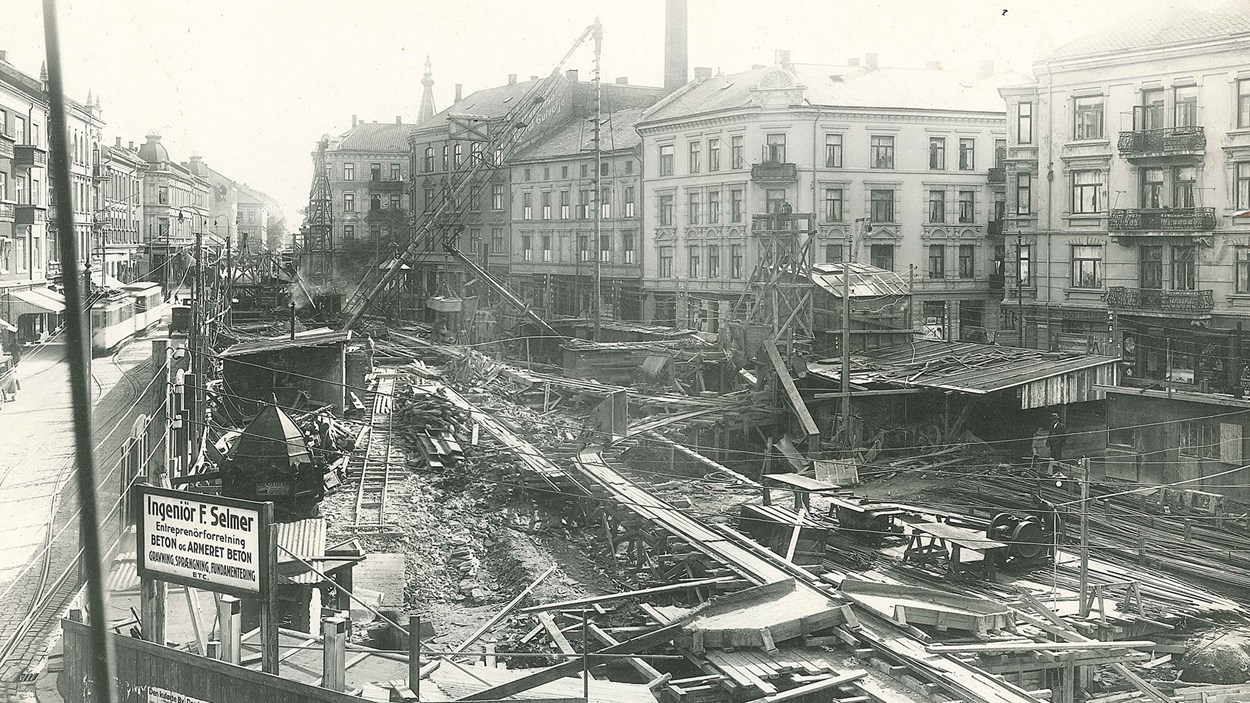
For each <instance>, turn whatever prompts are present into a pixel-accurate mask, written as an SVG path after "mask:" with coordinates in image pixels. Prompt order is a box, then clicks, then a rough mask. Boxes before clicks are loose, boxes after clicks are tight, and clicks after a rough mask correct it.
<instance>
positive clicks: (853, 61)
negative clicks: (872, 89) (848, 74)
mask: <svg viewBox="0 0 1250 703" xmlns="http://www.w3.org/2000/svg"><path fill="white" fill-rule="evenodd" d="M846 65H847V66H858V65H859V59H858V58H850V59H847V60H846Z"/></svg>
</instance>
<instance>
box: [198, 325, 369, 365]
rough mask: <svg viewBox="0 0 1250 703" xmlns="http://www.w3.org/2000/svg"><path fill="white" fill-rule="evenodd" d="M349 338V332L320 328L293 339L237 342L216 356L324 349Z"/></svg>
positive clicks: (225, 356) (298, 333)
mask: <svg viewBox="0 0 1250 703" xmlns="http://www.w3.org/2000/svg"><path fill="white" fill-rule="evenodd" d="M351 338H352V332H351V330H332V329H330V328H328V327H321V328H318V329H315V330H308V331H306V332H297V333H296V334H295V338H294V339H292V338H291V336H290V335H285V336H282V337H266V338H265V339H255V340H252V341H249V342H239V343H238V344H235V345H232V346H230V347H227V348H226V349H223V350H221V351H220V352H217V356H218V357H220V358H222V359H229V358H231V357H236V356H248V355H250V354H264V353H266V352H272V351H278V350H281V349H292V348H295V347H324V346H328V345H331V344H341V343H343V342H347V341H350V340H351Z"/></svg>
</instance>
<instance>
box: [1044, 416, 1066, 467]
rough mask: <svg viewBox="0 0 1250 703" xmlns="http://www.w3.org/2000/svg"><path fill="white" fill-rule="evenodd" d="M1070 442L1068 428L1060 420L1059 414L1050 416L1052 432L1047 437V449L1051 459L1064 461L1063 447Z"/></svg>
mask: <svg viewBox="0 0 1250 703" xmlns="http://www.w3.org/2000/svg"><path fill="white" fill-rule="evenodd" d="M1067 441H1068V426H1067V425H1065V424H1063V420H1060V419H1059V413H1051V414H1050V432H1049V433H1048V434H1047V436H1046V448H1047V449H1049V450H1050V458H1051V459H1054V460H1055V461H1063V445H1064V444H1066V443H1067Z"/></svg>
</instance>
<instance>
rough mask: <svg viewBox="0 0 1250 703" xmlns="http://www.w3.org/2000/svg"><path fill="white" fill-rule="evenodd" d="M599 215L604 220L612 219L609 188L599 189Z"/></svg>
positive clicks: (610, 191) (610, 190)
mask: <svg viewBox="0 0 1250 703" xmlns="http://www.w3.org/2000/svg"><path fill="white" fill-rule="evenodd" d="M599 217H600V218H601V219H604V220H610V219H612V189H611V188H603V189H601V190H600V191H599Z"/></svg>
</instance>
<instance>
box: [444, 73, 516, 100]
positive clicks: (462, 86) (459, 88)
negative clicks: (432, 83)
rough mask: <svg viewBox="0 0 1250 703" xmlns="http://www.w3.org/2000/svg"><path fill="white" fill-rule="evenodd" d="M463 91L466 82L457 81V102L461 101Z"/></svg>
mask: <svg viewBox="0 0 1250 703" xmlns="http://www.w3.org/2000/svg"><path fill="white" fill-rule="evenodd" d="M509 78H511V77H509ZM463 93H464V84H463V83H457V84H456V102H460V97H461V95H463Z"/></svg>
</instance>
